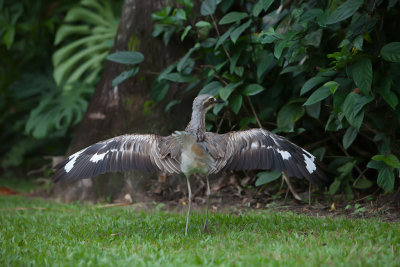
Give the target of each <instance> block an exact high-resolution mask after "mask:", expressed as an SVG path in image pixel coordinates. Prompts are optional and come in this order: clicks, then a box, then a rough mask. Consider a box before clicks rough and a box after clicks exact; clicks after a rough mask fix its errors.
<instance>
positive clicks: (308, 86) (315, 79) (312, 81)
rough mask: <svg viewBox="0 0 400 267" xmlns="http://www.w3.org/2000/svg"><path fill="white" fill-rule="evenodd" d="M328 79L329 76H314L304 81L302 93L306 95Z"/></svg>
mask: <svg viewBox="0 0 400 267" xmlns="http://www.w3.org/2000/svg"><path fill="white" fill-rule="evenodd" d="M327 80H329V78H328V77H312V78H311V79H309V80H307V81H306V82H305V83H304V85H303V87H301V90H300V95H304V94H305V93H307V92H308V91H310V90H311V89H313V88H314V87H315V86H317V85H318V84H321V83H323V82H325V81H327Z"/></svg>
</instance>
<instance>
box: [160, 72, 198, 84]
mask: <svg viewBox="0 0 400 267" xmlns="http://www.w3.org/2000/svg"><path fill="white" fill-rule="evenodd" d="M163 79H165V80H168V81H171V82H177V83H187V82H191V81H193V77H192V76H188V75H183V74H181V73H179V72H171V73H168V74H165V75H163Z"/></svg>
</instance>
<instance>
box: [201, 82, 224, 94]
mask: <svg viewBox="0 0 400 267" xmlns="http://www.w3.org/2000/svg"><path fill="white" fill-rule="evenodd" d="M221 88H222V85H221V83H220V82H217V81H213V82H210V83H209V84H207V85H206V86H204V87H203V89H201V90H200V92H199V95H202V94H209V95H217V94H218V93H219V91H220V90H221Z"/></svg>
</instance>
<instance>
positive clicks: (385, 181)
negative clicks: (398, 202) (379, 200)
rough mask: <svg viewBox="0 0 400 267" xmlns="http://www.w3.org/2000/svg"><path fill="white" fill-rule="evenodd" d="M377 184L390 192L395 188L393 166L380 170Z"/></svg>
mask: <svg viewBox="0 0 400 267" xmlns="http://www.w3.org/2000/svg"><path fill="white" fill-rule="evenodd" d="M377 184H378V185H379V186H380V187H381V188H382V189H383V190H385V192H390V191H392V190H393V188H394V173H393V170H392V168H390V167H384V168H382V169H380V170H379V171H378V180H377Z"/></svg>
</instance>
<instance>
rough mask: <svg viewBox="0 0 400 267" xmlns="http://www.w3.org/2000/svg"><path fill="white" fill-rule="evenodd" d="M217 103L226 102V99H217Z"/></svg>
mask: <svg viewBox="0 0 400 267" xmlns="http://www.w3.org/2000/svg"><path fill="white" fill-rule="evenodd" d="M215 103H217V104H221V103H225V101H224V100H222V99H216V100H215Z"/></svg>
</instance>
